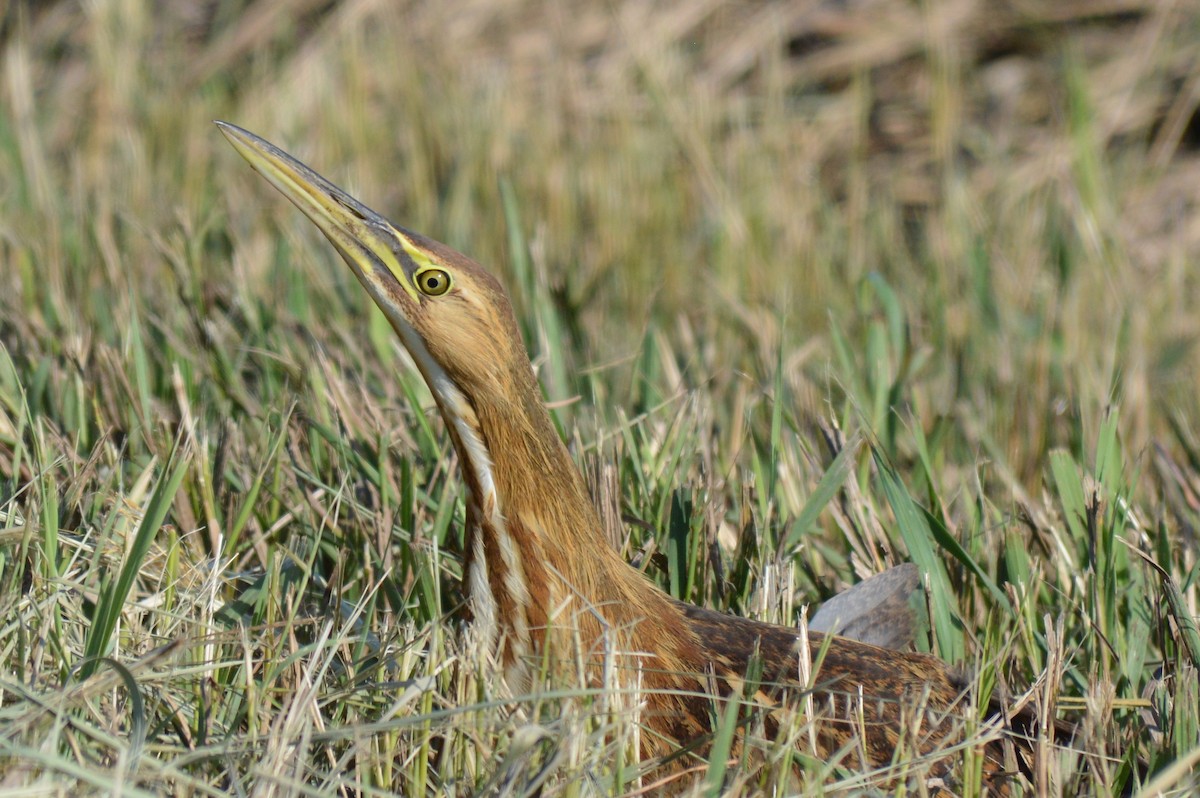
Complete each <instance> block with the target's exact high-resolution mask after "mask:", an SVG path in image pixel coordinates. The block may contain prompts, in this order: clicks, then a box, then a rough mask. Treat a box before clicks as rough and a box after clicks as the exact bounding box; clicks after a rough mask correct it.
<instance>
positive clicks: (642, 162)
mask: <svg viewBox="0 0 1200 798" xmlns="http://www.w3.org/2000/svg"><path fill="white" fill-rule="evenodd" d="M661 5H662V8H658V9H657V10H655V11H654V12H653V13H650V12H647V10H646V8H647V7H645V6H643V5H642V4H638V3H609V4H598V5H595V6H592V5H589V4H545V5H543V4H539V3H534V2H526V3H516V4H507V5H506V4H499V3H494V2H489V1H488V0H478V2H473V3H464V4H462V5H461V6H460V7H458V8H457V9H454V10H449V9H444V8H443V7H442V6H441V5H440V4H427V5H418V6H414V7H408V8H406V9H404V10H403V11H394V12H393V11H391V10H390V8H389V7H387V6H386V4H384V5H371V4H348V5H344V6H339V7H337V8H329V9H326V8H324V7H318V4H301V5H300V6H296V5H295V4H286V3H281V2H276V1H275V0H259V2H253V3H239V2H225V3H212V4H209V5H207V6H205V7H204V8H205V9H206V11H205V12H204V13H203V14H196V15H189V14H188V13H187V10H186V9H187V6H186V4H177V5H176V4H164V5H163V6H162V7H161V8H160V9H159V11H158V12H157V13H156V14H155V15H153V16H151V15H149V13H148V10H147V9H148V8H149V6H146V5H144V4H138V3H131V2H119V1H118V2H111V3H93V4H85V5H83V6H82V7H80V6H76V5H74V4H69V3H61V4H46V6H45V7H43V8H40V9H38V10H35V11H28V12H26V11H22V10H20V9H16V8H13V9H8V8H7V7H5V10H4V11H3V15H4V16H3V23H4V24H3V26H2V33H3V36H4V40H3V51H4V52H3V55H4V60H3V68H2V69H3V77H4V81H3V89H2V90H0V103H2V107H3V112H2V113H0V174H3V175H4V176H5V178H4V180H2V181H0V262H2V263H3V264H4V268H3V269H2V270H0V280H3V290H2V291H0V526H2V527H3V528H2V529H0V573H3V580H2V582H0V607H2V608H3V612H0V719H2V720H0V785H2V786H3V789H4V790H5V791H6V792H8V793H11V794H23V795H40V794H51V793H53V794H61V793H88V792H98V793H121V794H128V795H142V794H161V793H169V794H178V795H196V796H203V795H227V794H255V795H275V794H278V795H284V794H286V795H309V794H312V795H316V794H322V795H324V794H347V795H348V794H365V795H379V794H385V793H389V792H390V793H397V794H406V795H418V794H474V793H494V794H506V795H526V794H532V793H533V792H534V791H536V790H537V789H539V788H540V789H541V790H542V794H543V795H589V794H608V793H622V792H629V793H632V792H635V791H637V790H638V789H639V788H645V787H647V786H649V785H648V783H642V784H641V785H640V787H639V782H637V781H636V780H635V779H633V776H634V775H635V774H636V767H637V763H636V762H635V761H634V759H635V757H634V756H633V752H634V751H636V748H637V746H636V740H635V739H634V738H633V737H632V735H634V734H635V733H636V730H635V729H633V728H632V727H631V726H630V724H628V723H627V722H626V713H627V711H628V710H627V708H626V707H625V704H624V703H622V702H623V697H622V696H621V695H619V694H617V693H614V692H606V691H584V690H580V689H578V688H577V687H575V686H573V685H562V684H553V683H547V684H546V685H545V689H544V690H542V691H539V692H537V693H536V694H534V695H531V696H528V697H525V698H524V699H522V700H519V701H508V700H501V699H500V698H499V696H498V694H497V691H496V684H495V681H494V679H493V678H492V676H491V675H490V674H489V673H487V672H486V671H480V670H479V669H478V668H477V666H476V664H475V663H476V659H475V655H474V653H473V652H472V651H471V649H470V647H469V645H468V644H467V643H466V642H465V639H464V638H463V636H462V635H461V629H460V626H459V624H458V623H457V622H456V620H455V613H456V610H457V608H458V606H459V604H460V603H461V598H462V591H461V587H460V583H459V577H460V572H461V553H462V551H461V549H462V540H461V536H462V523H461V522H462V504H461V501H460V499H461V494H462V487H461V483H460V481H459V479H458V476H457V472H456V467H457V466H456V463H455V461H454V457H453V452H452V450H451V449H450V447H449V443H448V441H447V439H446V436H445V435H444V434H442V431H441V422H440V420H438V419H437V417H436V414H434V413H433V412H432V407H431V402H430V399H429V397H428V394H427V392H426V390H425V388H424V386H423V385H422V383H421V381H420V378H419V376H418V375H417V374H416V372H415V370H414V369H413V368H412V367H411V364H410V363H409V361H408V359H407V356H406V355H405V354H404V352H403V351H402V349H401V348H400V347H399V345H398V343H397V342H396V341H395V340H394V339H393V337H392V335H391V333H390V331H389V330H388V329H387V325H386V323H385V322H384V321H383V319H382V317H381V316H380V315H379V314H378V313H377V312H376V311H374V310H373V309H372V308H371V307H370V306H369V301H368V299H367V297H366V296H365V295H363V293H362V292H361V290H360V289H359V287H358V286H357V284H355V282H354V280H353V278H352V277H351V276H350V275H349V273H348V272H347V271H346V269H345V268H344V267H343V266H342V265H341V264H340V263H338V262H336V259H335V256H334V255H333V253H332V252H331V251H330V249H329V247H328V246H327V244H326V243H325V242H324V241H323V240H320V239H319V236H318V235H316V234H315V232H314V230H313V229H311V226H310V225H309V224H308V223H307V222H306V221H305V220H304V219H303V218H301V217H300V215H299V214H298V213H296V212H295V211H294V210H293V209H292V208H291V207H290V206H288V205H287V204H286V203H285V202H283V201H282V200H281V199H280V198H279V197H278V196H276V195H274V193H273V192H271V191H270V190H269V189H268V188H267V187H266V186H265V185H263V184H261V182H260V181H259V180H258V179H257V178H256V177H255V176H254V175H253V174H251V173H250V171H249V170H248V169H246V168H245V166H244V164H242V163H241V162H240V160H239V159H238V158H237V156H236V154H235V153H233V152H232V151H231V150H230V149H229V148H228V147H227V146H226V145H225V143H224V142H223V140H222V139H221V137H220V135H219V134H218V133H217V131H216V130H215V128H213V127H212V125H211V121H210V120H212V119H213V118H222V119H228V120H230V121H233V122H235V123H237V124H239V125H242V126H245V127H247V128H248V129H250V130H253V131H256V132H258V133H260V134H262V135H264V136H266V137H268V138H269V139H271V140H273V141H275V142H277V143H279V144H281V145H282V146H285V147H286V148H288V149H289V150H290V151H292V152H293V153H295V154H296V155H297V156H299V157H301V158H303V159H304V160H306V161H308V162H309V163H311V164H313V165H314V166H315V167H316V168H318V169H319V170H320V171H321V172H323V173H324V174H326V175H328V176H330V177H331V178H334V179H335V180H336V181H338V182H339V183H341V184H342V185H345V186H346V187H347V188H349V189H351V190H352V191H353V192H354V193H355V194H357V195H358V196H359V197H361V198H362V199H363V200H364V201H365V202H366V203H367V204H369V205H371V206H372V207H375V208H377V209H379V210H381V211H383V212H385V213H386V214H387V215H388V216H390V217H391V218H393V219H396V220H397V221H399V222H400V223H402V224H405V225H406V226H409V227H411V228H413V229H417V230H421V231H423V232H425V233H428V234H429V235H432V236H434V237H436V238H439V239H441V240H444V241H446V242H447V243H449V244H451V245H452V246H455V247H456V248H459V249H461V250H463V251H465V252H468V253H471V254H472V255H474V256H475V257H477V258H478V259H479V260H481V261H483V262H485V263H488V264H491V265H492V266H494V268H495V270H496V271H497V273H498V274H500V275H501V276H502V278H503V279H504V281H505V283H506V284H507V285H508V287H509V289H510V291H511V293H512V294H513V299H514V302H515V304H516V306H517V309H518V315H519V318H520V321H521V324H522V327H523V332H524V333H525V336H526V340H527V342H528V344H529V347H530V350H531V354H532V356H533V357H534V359H535V363H536V365H537V367H538V369H539V374H540V377H541V379H542V384H543V386H544V390H545V392H546V397H547V400H548V401H549V402H550V403H551V406H552V407H553V408H554V411H553V412H554V415H555V418H556V420H557V422H558V423H559V425H560V428H561V430H562V432H563V434H564V436H565V437H566V438H567V439H568V440H569V441H570V442H571V444H572V446H573V451H574V453H575V454H576V456H577V458H578V460H579V462H580V463H581V464H582V465H584V466H585V467H586V468H587V470H588V473H589V474H591V475H592V482H593V484H594V486H595V487H596V497H597V501H598V502H600V503H601V505H602V507H603V508H604V509H605V514H604V516H605V518H607V519H609V521H610V533H611V535H612V537H613V540H614V542H615V543H616V544H617V545H618V546H619V547H620V549H621V551H622V553H623V554H624V556H625V557H626V558H627V559H628V560H630V561H632V562H635V563H637V564H638V565H639V567H641V568H642V569H643V570H645V572H646V573H647V575H648V577H649V578H651V579H654V580H656V581H658V582H659V583H660V584H662V585H663V586H664V588H666V589H668V590H670V591H671V592H672V593H673V594H675V595H677V596H680V597H681V598H686V599H688V600H691V601H695V602H698V603H702V604H705V605H707V606H711V607H716V608H719V609H723V610H729V611H731V612H735V613H738V614H743V615H748V616H752V617H757V618H762V619H766V620H771V621H776V622H781V623H787V624H794V623H795V622H796V620H797V617H798V614H799V612H800V610H801V608H802V607H803V606H804V605H807V604H815V603H817V602H819V601H821V600H822V599H824V598H827V597H829V596H830V595H833V594H834V593H836V592H837V591H839V590H841V589H843V588H845V587H846V586H848V585H850V584H853V583H854V582H856V581H858V580H859V579H861V578H863V577H865V576H867V575H869V574H871V573H874V572H877V571H878V570H880V569H882V568H883V567H885V566H887V565H889V564H893V563H896V562H901V561H906V560H912V561H915V562H917V563H918V564H919V565H920V566H921V568H922V569H923V570H924V571H925V572H926V573H927V574H928V587H929V593H930V594H929V604H930V608H931V613H930V614H931V619H932V624H931V626H932V636H931V639H930V641H929V645H930V647H931V648H932V649H933V650H934V651H936V652H937V653H938V654H940V655H941V656H943V657H945V658H947V659H948V660H951V661H953V662H956V663H960V664H963V665H964V666H967V667H970V668H972V669H973V670H974V672H975V673H976V677H975V678H976V683H977V689H979V690H981V691H982V692H983V693H986V692H987V691H989V690H991V689H993V688H998V687H1003V688H1005V689H1007V690H1009V691H1012V692H1014V693H1018V694H1019V693H1021V692H1022V691H1024V690H1025V689H1026V688H1029V689H1030V691H1031V692H1030V695H1031V700H1032V701H1033V703H1034V705H1035V706H1037V707H1038V709H1039V711H1041V712H1043V713H1045V714H1046V715H1047V716H1059V717H1064V718H1067V719H1070V720H1072V721H1075V722H1078V724H1079V728H1080V735H1079V739H1078V740H1077V742H1076V746H1075V748H1074V749H1068V750H1057V749H1052V748H1050V747H1049V746H1046V745H1041V746H1039V747H1038V752H1039V757H1040V758H1039V761H1038V767H1039V773H1040V774H1041V777H1040V778H1041V781H1040V783H1039V784H1038V785H1036V787H1034V788H1033V789H1032V791H1027V792H1029V794H1037V795H1076V794H1094V795H1108V794H1112V793H1115V792H1131V793H1134V794H1145V795H1160V794H1161V795H1171V794H1179V795H1183V794H1188V793H1190V792H1191V791H1192V790H1194V789H1195V788H1196V786H1197V783H1196V781H1197V780H1196V776H1195V775H1194V771H1195V765H1196V763H1197V761H1198V757H1200V753H1198V752H1200V727H1198V721H1197V718H1198V717H1200V691H1198V689H1197V679H1196V663H1197V656H1198V655H1200V640H1198V639H1197V637H1198V636H1197V633H1196V628H1195V624H1194V620H1193V616H1194V614H1195V612H1196V604H1197V600H1198V598H1200V595H1198V587H1197V584H1196V582H1197V579H1196V576H1197V557H1196V553H1197V543H1196V529H1197V525H1198V523H1200V429H1198V425H1200V414H1198V413H1197V405H1196V400H1195V396H1196V392H1195V388H1196V375H1197V374H1198V373H1200V353H1198V352H1197V350H1196V347H1195V344H1194V342H1195V341H1196V340H1197V335H1198V333H1200V330H1198V328H1197V325H1198V322H1197V320H1196V314H1195V313H1194V306H1195V298H1196V297H1197V294H1198V292H1200V277H1197V275H1196V273H1195V270H1194V269H1192V268H1190V266H1191V264H1192V263H1194V262H1195V260H1196V258H1197V256H1198V255H1200V241H1197V240H1196V239H1195V237H1194V232H1193V229H1194V227H1195V224H1194V220H1195V214H1196V207H1197V206H1196V202H1195V198H1194V186H1195V185H1196V183H1195V180H1194V179H1192V178H1193V177H1194V176H1195V175H1196V170H1197V165H1198V164H1200V161H1198V160H1197V157H1196V152H1195V143H1196V142H1195V136H1194V131H1193V130H1192V127H1193V126H1194V122H1193V120H1192V116H1193V114H1194V111H1195V102H1194V98H1193V97H1192V95H1193V94H1194V93H1189V91H1190V90H1187V89H1186V87H1187V86H1190V85H1192V84H1193V83H1194V81H1195V71H1194V69H1195V68H1194V59H1193V58H1192V55H1191V54H1194V52H1195V46H1196V40H1197V35H1198V29H1197V23H1196V17H1195V14H1194V12H1195V9H1194V7H1193V4H1191V3H1186V2H1185V3H1179V4H1175V5H1173V6H1165V5H1160V4H1151V3H1149V2H1147V3H1144V4H1141V3H1137V2H1132V3H1129V4H1127V5H1128V8H1127V9H1125V11H1124V12H1123V13H1121V14H1115V13H1114V14H1112V15H1111V16H1108V15H1106V14H1107V12H1103V13H1096V14H1089V15H1086V16H1084V15H1082V12H1080V14H1081V16H1079V17H1078V18H1073V17H1072V15H1071V13H1070V12H1069V11H1062V12H1059V13H1057V14H1055V13H1051V12H1045V13H1044V15H1043V16H1038V15H1039V13H1042V12H1040V11H1038V10H1037V9H1032V8H1028V9H1025V10H1024V11H1023V12H1022V15H1018V14H1017V13H1016V12H1015V11H1012V10H1009V9H1000V10H997V11H996V12H995V13H994V14H992V13H991V12H983V11H978V10H974V7H973V6H971V5H970V4H967V3H962V2H958V0H947V1H946V2H939V3H925V4H903V3H899V2H896V3H892V2H886V3H881V4H880V7H881V8H882V9H883V11H884V12H885V13H880V14H879V15H871V16H869V17H865V16H864V17H860V16H855V15H854V13H853V12H852V11H845V12H844V16H843V17H840V18H838V19H840V22H839V23H838V24H837V25H831V23H829V22H828V20H827V18H826V17H819V16H818V17H811V16H806V15H803V14H793V13H792V11H791V9H792V5H791V4H789V3H786V2H779V3H764V4H760V5H755V4H730V5H726V6H717V7H705V6H702V5H695V4H683V3H681V4H661ZM796 7H797V8H799V7H800V6H796ZM830 13H833V12H830ZM985 13H986V14H987V16H986V17H978V16H976V15H977V14H985ZM828 19H833V18H832V17H830V18H828ZM880 20H882V22H881V21H880ZM822 26H826V27H822ZM881 26H882V27H881ZM622 516H625V517H626V518H627V519H632V520H628V521H626V522H623V521H622V520H621V519H622ZM660 553H661V554H662V555H665V556H662V557H659V556H655V555H656V554H660ZM731 706H732V705H731ZM736 718H737V716H736V707H735V708H734V709H730V710H728V711H727V712H726V713H725V715H724V716H723V717H721V718H720V719H719V720H720V722H719V724H718V728H719V729H720V736H719V738H718V739H719V746H718V747H719V748H720V749H721V750H730V751H734V750H735V749H734V748H732V747H730V746H731V740H730V737H731V735H730V730H731V724H732V723H734V722H735V721H736ZM794 732H795V734H796V735H797V739H800V740H803V739H804V735H805V732H804V730H803V729H796V730H794ZM981 733H982V732H981ZM771 750H772V751H773V753H772V755H771V756H773V757H775V758H771V757H770V756H769V757H767V760H766V761H764V762H749V761H745V762H741V763H740V765H738V763H734V764H735V765H738V766H729V767H726V766H725V764H724V763H723V762H722V763H720V766H719V767H717V768H714V769H712V770H711V771H709V774H708V776H707V778H706V779H701V780H700V781H699V782H698V784H699V786H698V788H697V789H699V790H701V791H702V792H705V793H706V794H713V795H715V794H721V793H728V794H748V793H762V794H777V793H780V792H789V791H794V790H800V791H804V792H806V793H811V794H826V793H827V794H837V793H838V792H839V790H840V791H841V792H849V791H852V790H854V789H857V788H859V787H862V786H864V785H870V784H872V783H878V782H880V779H878V778H875V777H873V776H872V774H865V775H864V774H860V773H856V772H854V771H853V769H838V768H837V767H834V766H832V765H826V764H823V763H814V762H809V763H808V767H809V768H810V769H809V770H808V772H809V773H810V777H809V778H808V779H807V780H804V781H802V782H796V781H792V780H790V777H789V775H788V774H789V773H790V767H789V766H788V764H787V763H788V762H790V761H791V759H790V757H792V756H798V757H800V758H801V759H802V760H803V758H804V755H803V746H801V747H800V749H797V748H796V747H795V746H794V745H792V744H791V742H790V741H785V743H784V744H780V745H777V746H776V747H775V748H774V749H771ZM796 750H799V751H800V753H795V754H793V753H792V752H793V751H796ZM780 757H783V758H782V759H780ZM962 758H963V773H964V774H965V778H964V783H963V785H962V789H963V791H964V794H977V788H978V782H977V778H978V777H977V776H976V777H974V779H975V781H974V782H973V780H972V776H971V773H972V768H973V767H977V765H978V762H977V761H975V760H973V759H972V753H971V752H970V751H967V752H965V753H964V755H963V757H962ZM1085 764H1086V767H1085ZM913 767H915V768H917V770H918V771H919V769H920V763H917V764H916V765H913ZM877 786H878V785H877ZM878 788H879V789H889V788H884V787H878ZM890 789H892V790H893V791H896V792H897V793H898V792H899V791H900V790H902V789H903V786H901V787H896V788H890Z"/></svg>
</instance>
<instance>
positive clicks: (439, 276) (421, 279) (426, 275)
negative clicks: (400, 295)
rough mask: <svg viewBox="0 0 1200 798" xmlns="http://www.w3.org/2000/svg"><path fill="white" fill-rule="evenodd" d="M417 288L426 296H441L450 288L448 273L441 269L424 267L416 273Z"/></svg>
mask: <svg viewBox="0 0 1200 798" xmlns="http://www.w3.org/2000/svg"><path fill="white" fill-rule="evenodd" d="M417 288H420V289H421V293H422V294H426V295H428V296H441V295H442V294H444V293H446V292H447V291H449V290H450V275H449V274H447V273H446V272H444V271H442V270H441V269H426V270H425V271H423V272H421V273H419V274H418V275H417Z"/></svg>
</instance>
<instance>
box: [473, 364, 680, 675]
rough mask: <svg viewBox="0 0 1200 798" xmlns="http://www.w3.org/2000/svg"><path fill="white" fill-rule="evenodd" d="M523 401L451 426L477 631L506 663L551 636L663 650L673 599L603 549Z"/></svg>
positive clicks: (546, 423)
mask: <svg viewBox="0 0 1200 798" xmlns="http://www.w3.org/2000/svg"><path fill="white" fill-rule="evenodd" d="M531 382H532V380H531ZM526 395H527V397H528V398H525V399H522V400H518V401H495V402H476V403H474V404H473V405H472V407H471V410H472V415H473V418H472V423H471V425H470V427H471V428H470V429H464V425H462V424H459V425H458V426H457V427H455V425H454V424H451V426H452V427H454V429H453V430H452V433H453V437H454V443H455V447H456V449H457V450H458V454H459V458H460V460H461V461H462V467H463V473H464V477H465V479H466V481H467V485H468V489H469V496H468V513H467V521H468V523H467V526H468V529H467V573H466V574H465V575H464V576H465V578H466V587H467V593H468V596H469V599H470V604H471V609H472V612H473V614H474V620H475V623H476V626H477V627H478V628H481V629H482V630H483V631H484V633H485V634H486V635H488V636H490V637H492V638H493V639H494V640H495V642H496V643H497V644H498V645H499V651H500V653H501V656H502V659H503V660H504V663H505V665H506V666H508V667H510V668H512V667H517V668H518V669H519V662H520V661H521V660H523V659H524V660H528V659H529V658H530V657H531V655H533V654H534V653H536V652H538V651H539V650H540V649H541V645H542V643H543V642H544V641H545V640H546V638H547V635H548V634H550V635H553V636H554V637H555V638H556V639H557V638H559V637H560V635H559V634H558V632H562V633H563V635H561V637H563V638H564V639H566V640H572V639H573V640H576V641H579V642H580V643H582V645H583V646H584V647H585V648H589V649H594V648H595V645H596V642H597V640H598V639H600V638H602V637H605V636H606V635H610V636H611V635H619V644H620V645H621V647H622V648H624V649H626V650H635V651H654V650H661V649H662V642H663V635H664V631H663V625H664V624H666V625H668V626H669V625H670V624H671V622H672V620H673V619H674V618H675V616H676V615H678V614H679V611H678V609H677V608H676V605H675V603H674V602H672V601H671V600H670V599H669V598H668V597H667V596H666V594H664V593H662V592H661V591H660V590H658V589H657V588H656V587H654V586H653V585H652V584H651V583H650V582H648V581H647V580H646V579H644V578H643V577H642V575H641V574H639V573H637V572H636V571H634V570H633V569H632V568H630V567H629V566H628V565H626V564H625V563H624V561H623V560H622V559H621V557H620V556H619V554H618V553H617V552H616V551H615V550H614V549H613V548H612V547H611V546H610V545H609V543H608V542H607V540H606V539H605V536H604V534H603V529H602V526H601V523H600V518H599V515H598V513H597V511H596V509H595V506H594V505H593V503H592V500H591V498H590V496H589V494H588V492H587V489H586V487H585V485H584V482H583V479H582V477H581V476H580V473H579V471H578V469H577V468H576V467H575V464H574V462H573V461H572V459H571V456H570V454H569V453H568V451H567V449H566V446H564V445H563V442H562V440H561V439H560V438H559V436H558V433H557V431H556V429H555V427H554V425H553V423H552V422H551V420H550V416H549V414H548V413H547V411H546V409H545V407H544V406H543V405H542V402H541V400H540V396H538V395H537V394H536V393H534V392H529V393H527V394H526ZM680 620H681V619H680ZM616 642H617V640H616V639H614V640H613V643H616ZM562 654H563V655H564V656H568V655H570V654H571V652H569V651H567V652H562Z"/></svg>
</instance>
